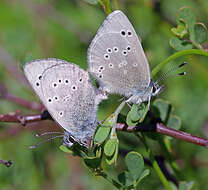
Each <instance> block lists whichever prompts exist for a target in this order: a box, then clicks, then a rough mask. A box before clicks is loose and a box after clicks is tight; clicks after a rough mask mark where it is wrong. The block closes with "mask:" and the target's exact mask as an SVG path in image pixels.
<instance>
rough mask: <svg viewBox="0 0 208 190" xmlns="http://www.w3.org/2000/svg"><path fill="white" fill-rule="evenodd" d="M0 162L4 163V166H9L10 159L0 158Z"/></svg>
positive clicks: (10, 163)
mask: <svg viewBox="0 0 208 190" xmlns="http://www.w3.org/2000/svg"><path fill="white" fill-rule="evenodd" d="M0 164H3V165H5V166H6V167H10V166H11V165H12V161H11V160H8V161H6V160H2V159H0Z"/></svg>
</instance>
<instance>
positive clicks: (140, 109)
mask: <svg viewBox="0 0 208 190" xmlns="http://www.w3.org/2000/svg"><path fill="white" fill-rule="evenodd" d="M147 112H148V107H147V106H146V104H145V103H142V104H141V105H140V106H138V105H137V104H133V105H132V107H131V110H130V111H129V113H128V114H127V117H126V123H127V125H128V126H135V125H137V124H138V123H141V122H142V121H143V120H144V118H145V116H146V114H147Z"/></svg>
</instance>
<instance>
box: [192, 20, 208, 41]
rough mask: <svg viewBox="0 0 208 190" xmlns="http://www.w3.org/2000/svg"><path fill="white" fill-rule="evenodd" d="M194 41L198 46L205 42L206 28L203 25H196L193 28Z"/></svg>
mask: <svg viewBox="0 0 208 190" xmlns="http://www.w3.org/2000/svg"><path fill="white" fill-rule="evenodd" d="M194 32H195V41H196V42H197V43H199V44H201V43H203V42H205V41H206V40H207V28H206V26H205V25H204V24H203V23H197V24H195V26H194Z"/></svg>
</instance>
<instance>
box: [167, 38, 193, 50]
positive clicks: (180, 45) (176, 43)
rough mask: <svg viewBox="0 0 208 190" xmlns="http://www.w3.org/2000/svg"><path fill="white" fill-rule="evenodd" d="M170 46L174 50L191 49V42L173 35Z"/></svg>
mask: <svg viewBox="0 0 208 190" xmlns="http://www.w3.org/2000/svg"><path fill="white" fill-rule="evenodd" d="M170 46H171V47H172V48H174V49H175V50H176V51H182V50H186V49H192V44H191V43H189V42H187V41H185V40H181V39H178V38H177V37H173V38H171V39H170Z"/></svg>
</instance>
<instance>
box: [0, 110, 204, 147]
mask: <svg viewBox="0 0 208 190" xmlns="http://www.w3.org/2000/svg"><path fill="white" fill-rule="evenodd" d="M46 119H52V118H51V116H50V114H49V113H48V112H47V111H44V112H43V113H42V114H33V115H21V114H20V112H19V111H16V112H14V113H8V114H5V115H3V114H1V115H0V122H15V123H21V124H22V125H26V124H27V123H31V122H36V121H42V120H46ZM116 130H117V131H126V132H156V133H159V134H163V135H167V136H170V137H174V138H176V139H180V140H183V141H186V142H189V143H193V144H197V145H200V146H204V147H208V140H207V139H204V138H201V137H197V136H193V135H191V134H189V133H185V132H183V131H178V130H175V129H172V128H168V127H167V126H165V125H164V124H163V123H162V122H157V123H156V124H152V125H150V124H149V125H137V126H128V125H126V124H123V123H117V124H116Z"/></svg>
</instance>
